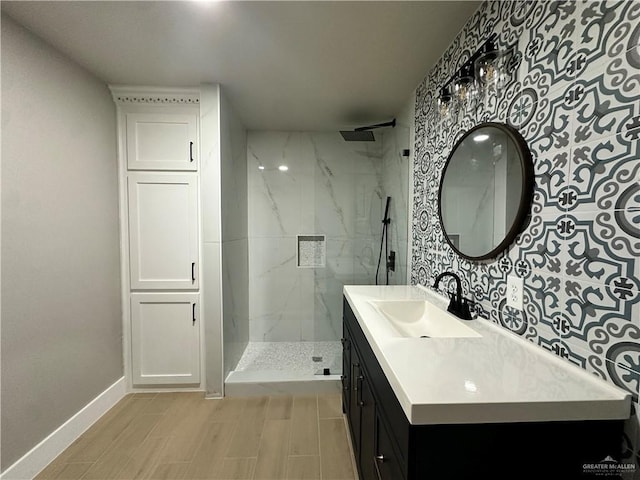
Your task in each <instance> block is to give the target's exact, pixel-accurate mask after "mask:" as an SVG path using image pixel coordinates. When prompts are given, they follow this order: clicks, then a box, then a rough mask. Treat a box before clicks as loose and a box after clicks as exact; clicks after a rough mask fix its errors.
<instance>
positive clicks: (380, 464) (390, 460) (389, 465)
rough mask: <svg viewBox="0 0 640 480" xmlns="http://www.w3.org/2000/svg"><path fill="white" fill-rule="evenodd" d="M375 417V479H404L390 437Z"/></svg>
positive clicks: (378, 417)
mask: <svg viewBox="0 0 640 480" xmlns="http://www.w3.org/2000/svg"><path fill="white" fill-rule="evenodd" d="M375 417H376V421H375V430H376V433H375V436H376V448H375V469H376V470H377V475H376V478H377V479H378V480H402V479H404V478H405V477H404V475H402V473H401V472H402V465H401V463H402V462H400V461H399V459H398V457H397V456H396V455H395V452H394V448H393V446H392V444H393V441H392V440H391V436H390V435H389V433H388V432H387V429H386V427H385V426H384V423H383V422H382V420H381V419H380V416H379V415H376V416H375Z"/></svg>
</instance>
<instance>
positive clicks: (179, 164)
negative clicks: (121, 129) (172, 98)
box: [126, 113, 198, 171]
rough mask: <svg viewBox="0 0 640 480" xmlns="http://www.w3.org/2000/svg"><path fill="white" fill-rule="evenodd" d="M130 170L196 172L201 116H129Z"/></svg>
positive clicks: (131, 114) (128, 147) (128, 148)
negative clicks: (199, 118) (199, 117)
mask: <svg viewBox="0 0 640 480" xmlns="http://www.w3.org/2000/svg"><path fill="white" fill-rule="evenodd" d="M126 128H127V168H128V169H129V170H186V171H196V170H197V169H198V168H197V164H198V161H197V154H198V137H197V135H198V115H197V114H195V113H194V114H179V113H127V114H126Z"/></svg>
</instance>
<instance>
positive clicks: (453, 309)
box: [433, 272, 472, 320]
mask: <svg viewBox="0 0 640 480" xmlns="http://www.w3.org/2000/svg"><path fill="white" fill-rule="evenodd" d="M444 277H453V278H454V279H455V281H456V293H453V294H451V293H450V294H449V295H450V297H451V301H450V302H449V306H448V307H447V312H450V313H453V314H454V315H455V316H456V317H458V318H461V319H463V320H471V319H472V317H471V312H470V311H469V303H468V302H467V299H466V298H464V297H463V296H462V282H461V281H460V277H459V276H458V275H456V274H455V273H453V272H444V273H441V274H440V275H438V276H437V277H436V281H435V282H433V288H434V289H435V290H437V289H438V285H440V280H442V279H443V278H444Z"/></svg>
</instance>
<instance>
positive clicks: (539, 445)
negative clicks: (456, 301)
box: [342, 299, 624, 480]
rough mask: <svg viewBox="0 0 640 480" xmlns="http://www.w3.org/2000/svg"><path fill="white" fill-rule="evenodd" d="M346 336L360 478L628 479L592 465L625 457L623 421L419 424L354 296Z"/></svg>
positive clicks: (346, 400) (349, 405)
mask: <svg viewBox="0 0 640 480" xmlns="http://www.w3.org/2000/svg"><path fill="white" fill-rule="evenodd" d="M343 334H344V339H343V345H344V352H343V355H344V356H343V361H344V364H343V365H344V370H343V373H344V375H343V379H342V381H343V396H342V401H343V410H344V412H345V413H346V415H347V419H348V424H349V430H350V435H351V440H352V444H353V449H354V454H355V457H356V463H357V465H358V473H359V476H360V480H429V479H436V480H444V479H446V480H457V479H460V480H463V479H464V480H467V479H471V478H491V479H504V480H507V479H509V480H513V479H516V478H517V479H518V480H522V479H526V480H529V479H531V480H533V479H535V480H540V479H547V478H549V479H550V478H554V479H556V478H557V479H561V480H572V479H584V478H597V479H599V480H602V479H603V478H620V477H619V476H616V475H609V476H607V475H604V476H603V475H598V476H594V474H590V473H588V472H586V471H585V467H584V466H585V465H587V464H594V463H598V462H600V461H602V460H603V459H605V458H606V457H608V456H611V457H613V458H614V459H617V460H622V461H624V460H623V459H621V446H622V421H621V420H592V421H562V422H560V421H557V422H521V423H478V424H434V425H411V424H410V423H409V421H408V420H407V417H406V415H405V413H404V411H403V410H402V407H401V405H400V402H399V401H398V399H397V397H396V396H395V393H394V392H393V390H392V388H391V385H390V384H389V381H388V380H387V378H386V376H385V374H384V372H383V371H382V368H381V366H380V364H379V363H378V361H377V359H376V357H375V354H374V353H373V350H372V349H371V346H370V345H369V343H368V341H367V339H366V337H365V335H364V332H363V331H362V329H361V327H360V325H359V323H358V321H357V319H356V318H355V316H354V314H353V311H352V310H351V307H350V306H349V303H348V302H347V300H346V299H345V300H344V306H343ZM416 368H420V365H416Z"/></svg>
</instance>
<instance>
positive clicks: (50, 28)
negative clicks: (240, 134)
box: [1, 1, 481, 131]
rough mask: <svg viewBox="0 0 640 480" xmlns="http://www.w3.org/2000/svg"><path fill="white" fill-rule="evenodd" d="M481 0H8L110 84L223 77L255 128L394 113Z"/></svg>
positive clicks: (23, 18) (338, 123) (322, 124)
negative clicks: (388, 0)
mask: <svg viewBox="0 0 640 480" xmlns="http://www.w3.org/2000/svg"><path fill="white" fill-rule="evenodd" d="M480 3H481V2H479V1H412V2H403V1H390V2H377V1H355V2H347V1H326V2H297V1H291V2H271V1H256V2H253V1H251V2H250V1H246V2H245V1H231V2H205V1H181V2H168V1H143V2H128V1H112V2H101V1H71V2H69V1H46V2H31V1H22V2H10V1H2V2H1V7H2V11H3V12H4V13H7V14H8V15H9V16H11V17H12V18H13V19H14V20H16V21H17V22H18V23H20V24H22V25H24V26H25V27H27V28H28V29H29V30H31V31H32V32H34V33H35V34H37V35H38V36H40V37H41V38H43V39H45V40H46V41H47V42H48V43H50V44H51V45H53V46H54V47H56V48H57V49H59V50H61V51H62V52H64V53H66V54H67V55H68V56H69V57H71V58H73V59H75V60H76V61H77V62H78V63H80V64H81V65H83V66H84V67H86V68H87V69H88V70H90V71H91V72H93V73H94V74H95V75H97V76H98V77H99V78H101V79H103V80H104V81H105V82H107V83H112V84H131V85H157V86H184V87H191V86H197V85H199V84H200V83H220V84H221V85H222V87H223V89H224V91H225V93H226V95H227V97H228V98H229V100H230V101H231V103H232V104H233V105H234V107H235V109H236V110H237V112H238V114H239V115H240V117H241V118H242V120H243V122H244V123H245V125H246V126H247V128H249V129H251V130H310V131H313V130H336V129H338V128H347V127H354V126H358V125H359V124H360V125H361V124H367V123H376V122H379V121H386V120H389V119H390V118H391V117H393V116H394V114H396V113H397V112H399V111H400V110H401V108H402V107H403V106H404V105H405V104H406V102H407V100H408V99H409V96H410V95H411V92H412V91H413V89H415V87H416V86H417V85H418V84H419V83H420V81H421V80H422V78H423V77H424V76H425V74H426V73H427V71H428V70H429V69H430V67H431V66H432V65H433V64H434V63H435V61H436V60H437V59H438V58H439V57H440V55H441V54H442V52H443V51H444V50H445V48H446V47H447V46H448V45H449V44H450V43H451V41H452V40H453V38H454V37H455V35H456V34H457V33H458V32H459V30H460V29H461V28H462V26H463V25H464V24H465V22H466V21H467V19H468V18H469V17H470V16H471V14H472V13H473V12H474V11H475V10H476V9H477V8H478V6H479V5H480Z"/></svg>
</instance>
